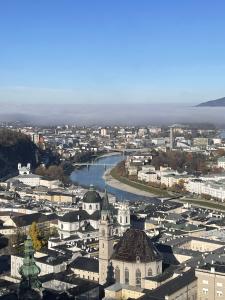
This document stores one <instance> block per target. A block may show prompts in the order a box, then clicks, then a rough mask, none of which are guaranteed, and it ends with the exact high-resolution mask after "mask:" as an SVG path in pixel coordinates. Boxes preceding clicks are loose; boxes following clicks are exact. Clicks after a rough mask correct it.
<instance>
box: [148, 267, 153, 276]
mask: <svg viewBox="0 0 225 300" xmlns="http://www.w3.org/2000/svg"><path fill="white" fill-rule="evenodd" d="M148 276H152V269H151V268H149V269H148Z"/></svg>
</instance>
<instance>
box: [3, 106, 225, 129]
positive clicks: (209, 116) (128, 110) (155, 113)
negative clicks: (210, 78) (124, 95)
mask: <svg viewBox="0 0 225 300" xmlns="http://www.w3.org/2000/svg"><path fill="white" fill-rule="evenodd" d="M224 114H225V107H224V108H223V107H222V108H221V107H194V106H191V105H188V104H186V105H184V104H183V105H182V104H181V105H179V104H168V103H167V104H162V103H160V104H149V103H142V104H135V103H133V104H131V103H129V104H120V105H118V104H92V105H90V104H89V105H86V104H60V105H59V104H58V105H54V106H53V105H51V104H43V103H42V104H41V105H40V104H38V103H37V104H36V105H33V104H26V105H14V106H13V107H11V109H10V110H9V109H8V106H7V105H6V106H5V108H4V106H2V108H1V113H0V120H1V121H8V122H10V121H22V122H25V123H27V124H35V125H61V124H75V125H115V124H118V125H147V124H152V125H168V124H173V123H191V122H194V123H202V122H206V123H213V124H215V125H224V124H225V121H224Z"/></svg>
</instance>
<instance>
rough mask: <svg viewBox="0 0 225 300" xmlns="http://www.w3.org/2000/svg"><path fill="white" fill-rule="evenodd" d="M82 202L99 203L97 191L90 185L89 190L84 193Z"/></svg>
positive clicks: (100, 200)
mask: <svg viewBox="0 0 225 300" xmlns="http://www.w3.org/2000/svg"><path fill="white" fill-rule="evenodd" d="M83 202H84V203H101V202H102V198H101V197H100V195H99V193H98V192H96V190H95V188H94V187H93V186H92V185H91V186H90V189H89V191H87V192H86V193H85V194H84V197H83Z"/></svg>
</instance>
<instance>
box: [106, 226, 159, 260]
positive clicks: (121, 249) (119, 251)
mask: <svg viewBox="0 0 225 300" xmlns="http://www.w3.org/2000/svg"><path fill="white" fill-rule="evenodd" d="M112 259H115V260H120V261H127V262H136V261H137V260H138V259H139V260H140V262H151V261H156V260H159V259H161V256H160V254H159V252H158V250H157V249H156V248H155V246H154V245H153V244H152V242H151V240H150V238H149V237H148V236H147V235H146V233H145V232H144V231H142V230H139V229H128V230H127V231H126V232H125V234H124V235H123V237H122V238H121V239H120V241H119V242H118V244H117V245H116V246H115V251H114V253H113V255H112Z"/></svg>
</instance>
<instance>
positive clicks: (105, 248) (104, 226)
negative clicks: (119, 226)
mask: <svg viewBox="0 0 225 300" xmlns="http://www.w3.org/2000/svg"><path fill="white" fill-rule="evenodd" d="M112 253H113V222H112V217H111V212H110V207H109V201H108V195H107V192H105V195H104V198H103V203H102V210H101V220H100V223H99V283H100V284H102V285H103V284H105V283H106V279H107V274H108V268H109V267H110V259H111V256H112Z"/></svg>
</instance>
